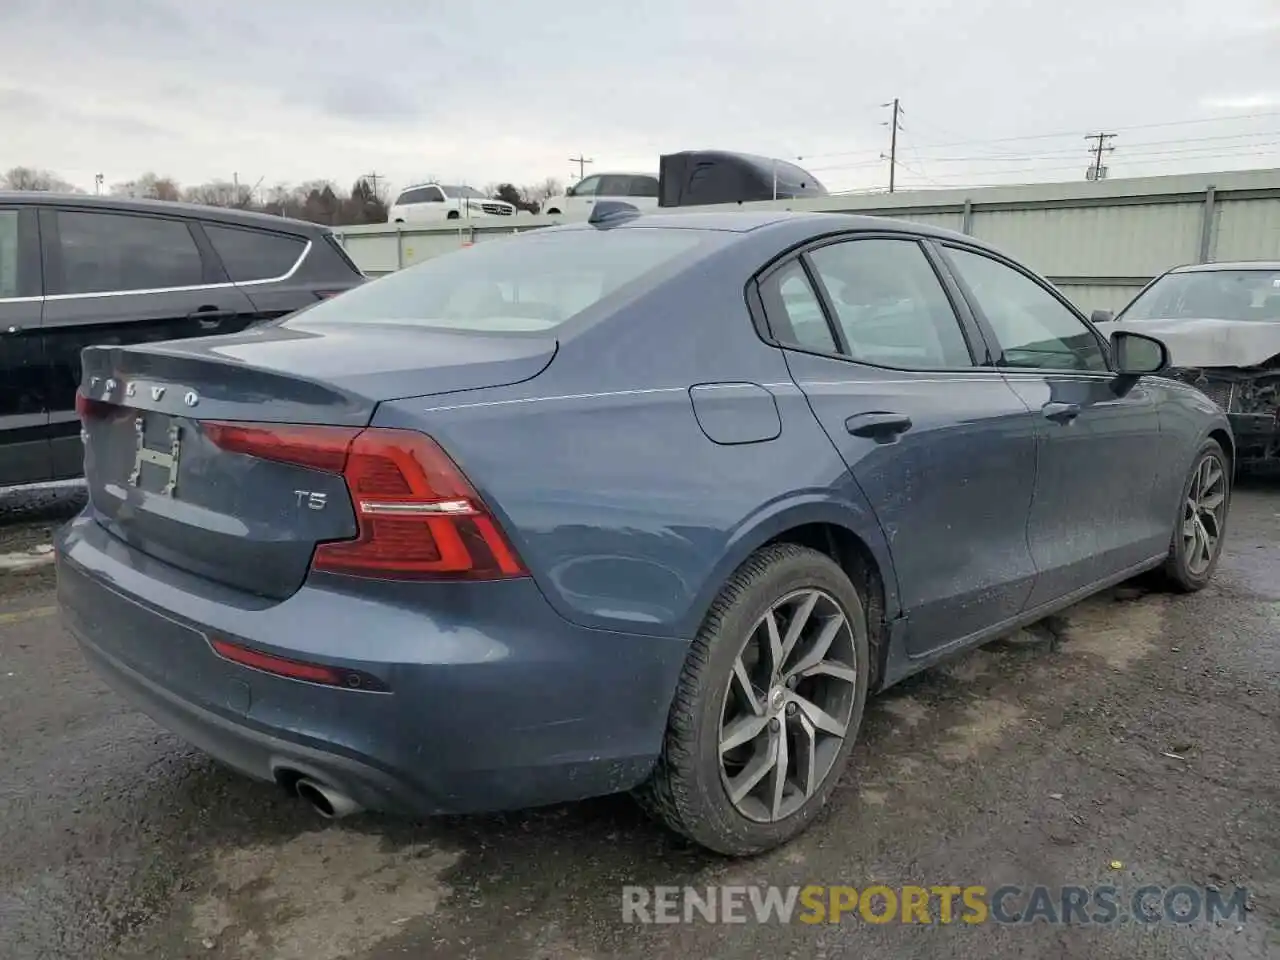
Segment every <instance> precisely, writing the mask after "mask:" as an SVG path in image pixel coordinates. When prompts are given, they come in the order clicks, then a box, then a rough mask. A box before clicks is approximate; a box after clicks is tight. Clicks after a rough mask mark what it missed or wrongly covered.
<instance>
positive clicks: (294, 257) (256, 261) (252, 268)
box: [204, 223, 307, 283]
mask: <svg viewBox="0 0 1280 960" xmlns="http://www.w3.org/2000/svg"><path fill="white" fill-rule="evenodd" d="M204 232H205V234H206V235H207V236H208V237H209V242H210V243H212V244H213V249H214V252H215V253H217V255H218V259H219V260H221V261H222V265H223V266H224V267H225V268H226V270H227V276H228V277H230V278H231V279H232V280H233V281H235V282H236V283H246V282H248V281H251V280H274V279H276V278H278V277H283V276H284V275H285V274H287V273H288V272H289V271H290V270H292V269H293V267H294V264H296V263H297V262H298V258H299V257H301V256H302V251H303V250H305V249H306V246H307V244H306V241H305V240H303V239H302V238H301V237H289V236H285V235H284V234H279V233H267V232H266V231H263V230H242V229H240V228H239V227H221V226H214V225H213V224H209V223H206V224H205V225H204Z"/></svg>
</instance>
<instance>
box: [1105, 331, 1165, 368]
mask: <svg viewBox="0 0 1280 960" xmlns="http://www.w3.org/2000/svg"><path fill="white" fill-rule="evenodd" d="M1111 358H1112V362H1113V363H1114V364H1115V368H1116V373H1118V374H1119V375H1120V376H1122V377H1141V376H1143V375H1145V374H1149V373H1159V372H1160V371H1161V370H1164V369H1166V368H1168V366H1169V348H1168V347H1166V346H1165V345H1164V343H1162V342H1161V341H1159V340H1157V339H1156V338H1155V337H1148V336H1147V335H1146V334H1142V333H1129V332H1128V331H1124V330H1117V331H1116V332H1115V333H1113V334H1111Z"/></svg>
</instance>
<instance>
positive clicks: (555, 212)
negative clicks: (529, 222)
mask: <svg viewBox="0 0 1280 960" xmlns="http://www.w3.org/2000/svg"><path fill="white" fill-rule="evenodd" d="M559 215H560V211H559V210H548V211H547V216H548V217H556V216H559Z"/></svg>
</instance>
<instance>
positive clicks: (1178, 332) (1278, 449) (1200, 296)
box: [1094, 261, 1280, 464]
mask: <svg viewBox="0 0 1280 960" xmlns="http://www.w3.org/2000/svg"><path fill="white" fill-rule="evenodd" d="M1094 319H1095V321H1098V322H1099V326H1100V328H1101V329H1103V330H1105V331H1107V332H1108V333H1110V332H1111V331H1114V330H1118V329H1124V330H1133V331H1135V332H1140V333H1146V334H1149V335H1150V336H1153V337H1158V338H1159V339H1160V340H1162V341H1163V342H1164V343H1165V345H1166V346H1168V348H1169V351H1170V354H1171V355H1172V364H1173V366H1172V367H1171V368H1170V369H1169V370H1168V371H1167V374H1168V375H1169V376H1173V377H1176V378H1177V379H1179V380H1182V381H1184V382H1186V383H1190V384H1192V385H1193V386H1195V387H1198V388H1199V389H1200V390H1201V391H1202V392H1203V393H1204V394H1205V395H1206V396H1208V397H1209V398H1210V399H1211V400H1213V401H1214V402H1215V403H1216V404H1218V406H1220V407H1221V408H1222V409H1223V410H1224V411H1226V413H1227V415H1228V417H1229V418H1230V420H1231V426H1232V428H1233V430H1234V431H1235V436H1236V442H1237V444H1238V445H1239V457H1240V462H1241V463H1242V464H1248V463H1253V464H1258V463H1270V464H1277V463H1280V261H1270V262H1268V261H1249V262H1242V263H1205V264H1196V265H1194V266H1185V267H1176V268H1174V269H1173V270H1170V271H1168V272H1167V273H1165V274H1163V275H1161V276H1160V277H1157V278H1156V279H1155V280H1153V281H1152V282H1151V283H1149V284H1148V285H1147V286H1146V287H1145V288H1143V290H1142V292H1141V293H1139V294H1138V296H1136V297H1135V298H1134V299H1133V300H1132V301H1131V302H1130V304H1129V305H1128V306H1127V307H1125V308H1124V310H1122V311H1121V312H1120V314H1119V315H1118V316H1116V317H1115V318H1114V319H1113V318H1111V317H1110V316H1109V315H1099V314H1097V313H1095V315H1094Z"/></svg>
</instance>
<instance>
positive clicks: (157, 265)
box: [56, 210, 204, 293]
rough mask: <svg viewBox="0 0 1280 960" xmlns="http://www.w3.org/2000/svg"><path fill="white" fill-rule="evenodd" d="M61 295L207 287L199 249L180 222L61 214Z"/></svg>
mask: <svg viewBox="0 0 1280 960" xmlns="http://www.w3.org/2000/svg"><path fill="white" fill-rule="evenodd" d="M57 217H58V243H59V249H60V252H61V254H62V285H61V289H59V290H58V291H56V292H58V293H108V292H115V291H128V290H159V289H166V288H170V287H194V286H198V285H199V284H201V283H203V282H204V265H203V263H202V261H201V259H200V249H199V248H198V247H197V246H196V242H195V239H194V238H193V237H192V236H191V231H190V230H189V229H188V228H187V224H186V222H185V221H182V220H163V219H161V218H159V217H146V216H135V215H132V214H122V213H82V212H78V211H70V210H59V211H58V214H57Z"/></svg>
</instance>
